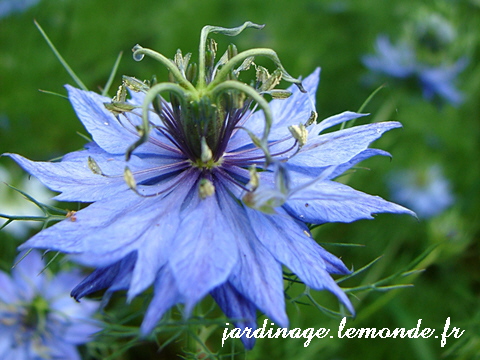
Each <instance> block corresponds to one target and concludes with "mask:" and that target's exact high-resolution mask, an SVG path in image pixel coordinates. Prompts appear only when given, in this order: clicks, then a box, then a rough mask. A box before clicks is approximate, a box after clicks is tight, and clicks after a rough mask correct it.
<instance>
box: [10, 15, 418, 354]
mask: <svg viewBox="0 0 480 360" xmlns="http://www.w3.org/2000/svg"><path fill="white" fill-rule="evenodd" d="M246 27H254V28H260V26H259V25H255V24H252V23H249V22H247V23H245V24H244V25H243V26H241V27H238V28H233V29H226V28H220V27H211V26H207V27H205V28H204V29H203V30H202V33H201V41H200V49H199V51H200V54H199V63H198V66H197V65H196V64H192V63H190V61H189V60H190V54H187V55H186V56H183V55H182V53H181V52H180V51H178V52H177V54H176V55H175V57H174V59H173V60H169V59H167V58H165V57H164V56H163V55H161V54H159V53H156V52H154V51H152V50H149V49H146V48H142V47H141V46H138V45H137V46H135V47H134V49H133V51H134V58H135V59H137V60H141V59H142V58H143V56H144V55H148V56H151V57H153V58H154V59H157V60H158V61H160V62H161V63H162V64H163V65H165V66H166V67H167V68H168V70H169V71H170V77H171V81H170V82H163V83H154V82H150V83H149V82H140V81H138V80H136V79H133V78H129V77H125V78H124V85H123V86H121V87H120V89H119V91H118V93H117V95H116V96H115V98H114V99H113V101H111V100H110V99H107V98H105V97H102V96H100V95H98V94H96V93H93V92H87V91H81V90H78V89H75V88H73V87H70V86H67V90H68V92H69V98H70V101H71V103H72V105H73V107H74V109H75V111H76V113H77V115H78V117H79V118H80V120H81V121H82V122H83V124H84V126H85V128H86V129H87V131H88V132H89V133H90V134H91V136H92V138H93V142H92V143H89V144H87V145H86V147H85V150H82V151H76V152H73V153H70V154H67V155H66V156H65V157H64V158H63V159H62V161H61V162H58V163H52V162H33V161H30V160H27V159H25V158H23V157H21V156H19V155H10V156H11V157H12V158H13V159H15V161H17V162H18V163H19V164H20V165H21V166H22V167H23V168H24V169H25V170H27V171H28V172H29V173H31V174H32V175H34V176H36V177H38V178H39V179H40V180H41V181H42V182H43V183H44V184H45V185H47V186H48V187H49V188H51V189H52V190H55V191H59V192H61V194H60V195H58V196H57V197H56V199H57V200H61V201H80V202H91V203H92V204H91V205H89V206H88V207H86V208H85V209H83V210H80V211H78V212H77V213H76V214H75V221H71V219H66V220H64V221H62V222H60V223H58V224H56V225H54V226H52V227H50V228H48V229H45V230H43V231H41V232H40V233H39V234H37V235H35V236H34V237H33V238H31V239H30V240H29V241H27V242H26V243H25V244H24V245H22V246H21V248H22V249H26V248H32V247H33V248H47V249H54V250H59V251H62V252H66V253H69V254H72V255H71V256H72V257H73V258H75V259H76V260H77V261H80V262H81V263H83V264H86V265H90V266H94V267H96V270H95V271H94V272H93V273H92V274H91V275H90V276H89V277H88V278H86V279H85V281H83V282H82V283H81V284H80V285H79V286H77V287H76V288H75V289H74V291H73V296H74V297H75V298H77V299H79V298H82V297H83V296H85V295H87V294H89V293H91V292H93V291H96V290H99V289H102V288H108V291H107V294H108V293H110V292H112V291H115V290H119V289H128V299H132V298H133V297H135V296H136V295H138V294H139V293H141V292H142V291H144V290H145V289H146V288H148V287H149V286H151V285H153V286H154V297H153V300H152V301H151V303H150V306H149V308H148V310H147V313H146V315H145V318H144V321H143V324H142V332H143V333H149V332H150V331H151V330H152V329H153V328H154V326H155V324H156V323H157V322H158V321H159V319H160V318H161V317H162V315H163V314H164V313H165V311H166V310H167V309H169V308H170V307H172V306H173V305H175V304H178V303H183V304H184V305H185V313H186V314H187V316H188V314H190V312H191V310H192V308H193V307H194V305H195V304H196V303H197V302H198V301H200V300H201V299H202V298H203V297H205V296H206V295H208V294H210V295H212V297H213V298H214V299H215V300H216V301H217V303H218V304H219V306H220V307H221V308H222V309H223V311H224V312H225V314H226V315H227V316H229V317H231V318H234V319H237V320H238V321H237V322H236V326H237V327H246V326H248V327H250V328H255V327H256V311H257V309H259V310H260V311H262V312H263V313H265V314H266V315H267V316H268V317H269V318H270V319H272V320H273V321H274V322H276V323H277V324H279V325H281V326H287V323H288V318H287V314H286V312H285V299H284V289H283V276H282V265H285V266H286V267H287V268H289V269H290V270H291V271H292V272H294V273H295V274H296V275H297V276H298V277H299V278H300V279H301V280H302V281H303V282H305V284H306V285H308V286H309V287H311V288H313V289H316V290H328V291H331V292H332V293H334V294H335V295H336V296H337V297H338V298H339V300H340V301H341V303H342V304H343V305H345V306H346V308H347V309H348V310H349V311H350V312H351V313H353V311H354V310H353V307H352V304H351V303H350V300H349V299H348V297H347V296H346V295H345V293H344V292H343V291H342V290H341V289H340V288H339V286H338V285H337V284H336V282H335V281H334V280H333V279H332V277H331V276H330V274H347V273H349V270H348V269H347V268H346V267H345V265H344V264H343V263H342V262H341V261H340V260H339V259H338V258H336V257H335V256H333V255H332V254H330V253H328V252H327V251H325V250H324V249H323V248H322V247H320V246H319V245H318V244H317V243H316V242H315V241H314V240H313V239H312V236H311V234H310V231H309V228H308V227H307V225H306V224H307V223H312V224H323V223H326V222H337V221H338V222H351V221H355V220H358V219H371V218H372V214H376V213H384V212H391V213H409V214H411V211H409V210H407V209H405V208H403V207H401V206H399V205H396V204H393V203H390V202H387V201H385V200H383V199H381V198H379V197H376V196H371V195H367V194H364V193H362V192H359V191H356V190H354V189H352V188H350V187H348V186H346V185H343V184H340V183H338V182H335V181H333V179H334V178H335V177H337V176H338V175H340V174H341V173H343V172H344V171H345V170H347V169H349V168H351V167H352V166H353V165H355V164H356V163H358V162H359V161H361V160H363V159H366V158H369V157H371V156H373V155H388V154H387V153H386V152H384V151H381V150H377V149H370V148H368V146H369V144H370V143H371V142H372V141H374V140H375V139H378V138H379V137H380V136H381V135H382V134H383V133H384V132H386V131H388V130H391V129H394V128H398V127H400V124H399V123H397V122H385V123H377V124H369V125H361V126H356V127H352V128H349V129H344V130H340V131H335V132H329V133H327V132H325V130H326V129H328V128H330V127H333V126H335V125H337V124H340V123H343V122H345V121H348V120H351V119H356V118H359V117H361V116H364V115H363V114H357V113H353V112H345V113H342V114H339V115H335V116H332V117H330V118H328V119H325V120H323V121H322V122H320V123H317V122H316V113H315V110H314V99H315V91H316V88H317V85H318V81H319V70H316V71H314V73H313V74H311V75H310V76H308V77H307V78H306V79H305V80H304V81H303V85H302V83H301V82H300V81H299V80H296V79H294V78H292V77H291V76H290V75H289V74H288V73H287V72H286V71H285V70H284V68H283V67H282V65H281V63H280V61H279V59H278V57H277V55H276V53H275V52H274V51H273V50H270V49H252V50H246V51H244V52H240V53H238V52H237V50H236V48H235V47H234V46H230V47H229V48H228V50H227V51H226V52H225V54H224V55H223V56H221V57H220V59H219V60H218V61H216V60H215V54H216V50H217V45H216V43H215V42H214V41H213V40H210V39H208V35H209V34H210V33H221V34H226V35H237V34H238V33H240V32H241V31H242V30H243V29H244V28H246ZM257 56H265V57H266V58H268V59H270V60H272V61H273V63H274V64H275V65H276V70H275V71H273V72H272V73H270V72H269V71H267V69H265V68H264V67H262V66H258V65H256V64H255V63H254V61H255V58H256V57H257ZM249 68H252V69H254V70H255V71H256V77H255V79H254V81H252V85H247V84H246V83H244V82H241V81H240V80H239V76H240V75H241V72H242V71H244V70H248V69H249ZM195 79H196V81H195ZM281 79H283V80H286V81H289V82H292V83H294V85H292V87H291V88H289V89H288V90H287V91H285V90H276V89H275V87H276V85H277V84H278V83H279V82H280V80H281ZM194 83H195V86H194V85H193V84H194ZM125 88H129V89H130V90H131V91H130V93H131V98H130V99H127V94H126V89H125ZM266 94H268V95H269V96H271V97H273V98H274V99H273V100H272V101H271V102H270V103H268V102H267V101H266V100H265V98H264V97H263V96H264V95H266ZM160 95H169V100H170V101H169V102H168V101H166V100H165V99H164V98H162V97H161V96H160ZM105 104H106V105H105ZM243 340H244V343H245V345H246V346H247V347H252V346H253V341H254V339H243Z"/></svg>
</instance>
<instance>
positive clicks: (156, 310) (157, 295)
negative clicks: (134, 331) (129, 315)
mask: <svg viewBox="0 0 480 360" xmlns="http://www.w3.org/2000/svg"><path fill="white" fill-rule="evenodd" d="M182 300H183V297H182V295H181V294H180V291H179V290H178V288H177V284H176V281H175V279H174V277H173V275H172V273H171V271H170V269H169V267H168V266H165V267H163V268H162V269H161V270H160V271H159V273H158V276H157V279H156V280H155V285H154V295H153V299H152V301H150V305H149V306H148V309H147V312H146V314H145V316H144V318H143V322H142V325H141V327H140V332H141V334H143V335H148V334H150V333H151V332H152V330H153V329H154V328H155V325H156V324H157V323H158V321H159V320H160V319H161V318H162V316H163V314H164V313H165V311H167V310H168V309H170V308H171V307H172V306H173V305H175V304H177V303H178V302H181V301H182Z"/></svg>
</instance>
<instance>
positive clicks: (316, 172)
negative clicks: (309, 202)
mask: <svg viewBox="0 0 480 360" xmlns="http://www.w3.org/2000/svg"><path fill="white" fill-rule="evenodd" d="M376 155H380V156H388V157H390V158H391V157H392V155H390V153H388V152H386V151H383V150H379V149H371V148H368V149H366V150H363V151H362V152H360V153H359V154H358V155H356V156H354V157H353V158H351V159H350V160H349V161H347V162H345V163H343V164H341V165H338V166H336V167H335V169H334V170H333V171H332V173H331V174H329V175H328V176H327V177H326V179H327V180H331V179H334V178H336V177H337V176H340V175H342V174H343V173H344V172H345V171H347V170H349V169H350V168H351V167H352V166H355V165H356V164H358V163H359V162H360V161H363V160H366V159H368V158H370V157H372V156H376ZM287 169H288V170H290V171H294V173H291V175H290V177H291V178H293V179H294V181H295V179H297V178H302V180H303V182H305V181H306V179H308V178H310V179H312V180H313V179H314V178H316V177H319V176H320V175H321V174H322V173H323V172H324V171H325V170H326V169H327V167H318V168H313V167H302V166H298V165H290V163H287ZM295 173H301V174H302V175H301V176H299V175H297V174H295ZM299 183H300V182H299Z"/></svg>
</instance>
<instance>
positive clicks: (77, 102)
mask: <svg viewBox="0 0 480 360" xmlns="http://www.w3.org/2000/svg"><path fill="white" fill-rule="evenodd" d="M66 88H67V90H68V96H69V99H70V102H71V103H72V106H73V108H74V109H75V112H76V113H77V116H78V118H79V119H80V121H81V122H82V123H83V125H84V126H85V128H86V129H87V131H88V132H89V133H90V134H91V135H92V138H93V140H94V141H95V142H96V143H97V144H98V145H99V146H100V147H101V148H102V149H103V150H105V151H106V152H108V153H110V154H117V155H125V152H126V150H127V149H128V148H129V147H130V146H131V145H132V144H133V143H134V142H135V141H137V140H138V139H139V135H138V131H137V130H136V128H135V125H139V124H140V123H141V116H131V115H128V118H127V119H124V118H121V117H119V118H118V119H117V118H116V117H115V116H114V115H113V114H112V113H111V112H110V111H108V110H107V109H106V108H105V106H104V103H109V102H111V99H109V98H106V97H104V96H101V95H99V94H97V93H94V92H91V91H83V90H79V89H76V88H74V87H71V86H69V85H66ZM139 114H140V112H139ZM135 120H136V122H134V121H135ZM152 136H154V137H155V139H154V140H153V141H149V142H146V143H144V144H142V145H141V146H140V147H139V148H138V149H137V150H136V151H135V153H137V154H138V153H146V154H160V153H163V152H164V148H162V147H161V146H159V144H155V142H157V141H158V142H160V143H162V144H163V143H164V142H165V137H163V136H160V135H159V134H158V133H156V132H154V131H152ZM166 145H167V146H171V143H170V142H167V143H166ZM167 153H168V152H167Z"/></svg>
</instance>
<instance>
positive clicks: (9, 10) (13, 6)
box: [0, 0, 40, 19]
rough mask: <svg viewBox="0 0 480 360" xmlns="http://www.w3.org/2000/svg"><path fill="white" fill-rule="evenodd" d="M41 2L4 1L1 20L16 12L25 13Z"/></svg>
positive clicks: (23, 0)
mask: <svg viewBox="0 0 480 360" xmlns="http://www.w3.org/2000/svg"><path fill="white" fill-rule="evenodd" d="M39 1H40V0H2V1H0V19H1V18H4V17H7V16H9V15H10V14H13V13H16V12H23V11H25V10H27V9H28V8H29V7H31V6H34V5H36V4H37V3H38V2H39Z"/></svg>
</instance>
